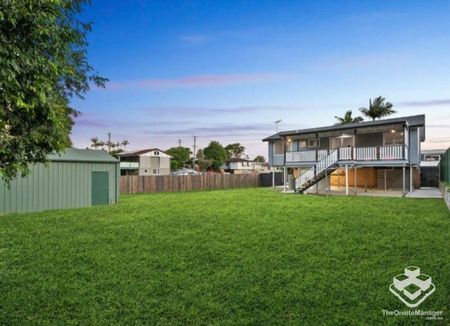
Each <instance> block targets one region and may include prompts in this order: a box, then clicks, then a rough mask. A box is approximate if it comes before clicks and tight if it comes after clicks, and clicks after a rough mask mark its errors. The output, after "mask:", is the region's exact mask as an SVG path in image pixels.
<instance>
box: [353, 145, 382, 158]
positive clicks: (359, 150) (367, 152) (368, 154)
mask: <svg viewBox="0 0 450 326" xmlns="http://www.w3.org/2000/svg"><path fill="white" fill-rule="evenodd" d="M355 149H356V157H355V159H356V160H363V161H370V160H376V159H377V147H355Z"/></svg>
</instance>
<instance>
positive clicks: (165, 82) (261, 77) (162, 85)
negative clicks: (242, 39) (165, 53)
mask: <svg viewBox="0 0 450 326" xmlns="http://www.w3.org/2000/svg"><path fill="white" fill-rule="evenodd" d="M285 78H287V75H286V74H279V73H242V74H228V75H227V74H224V75H196V76H188V77H182V78H172V79H142V80H133V81H122V82H120V81H119V82H114V81H112V82H110V83H109V84H108V86H107V88H109V89H119V90H120V89H141V90H165V89H176V88H196V87H209V86H227V85H239V84H254V83H263V82H273V81H278V80H282V79H285Z"/></svg>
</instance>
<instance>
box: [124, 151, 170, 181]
mask: <svg viewBox="0 0 450 326" xmlns="http://www.w3.org/2000/svg"><path fill="white" fill-rule="evenodd" d="M118 156H119V158H120V174H121V175H169V174H170V159H171V158H172V157H171V156H170V155H168V154H166V153H165V152H163V151H162V150H160V149H158V148H150V149H142V150H138V151H132V152H122V153H120V154H118Z"/></svg>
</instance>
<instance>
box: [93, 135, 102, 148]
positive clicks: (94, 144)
mask: <svg viewBox="0 0 450 326" xmlns="http://www.w3.org/2000/svg"><path fill="white" fill-rule="evenodd" d="M101 146H102V142H101V141H100V140H99V139H98V137H93V138H91V147H94V149H97V147H101Z"/></svg>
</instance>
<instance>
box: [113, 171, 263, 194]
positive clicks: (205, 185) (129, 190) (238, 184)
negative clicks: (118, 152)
mask: <svg viewBox="0 0 450 326" xmlns="http://www.w3.org/2000/svg"><path fill="white" fill-rule="evenodd" d="M258 186H259V175H258V174H209V175H206V174H205V175H158V176H137V175H123V176H121V177H120V193H122V194H137V193H151V192H178V191H194V190H212V189H232V188H244V187H258Z"/></svg>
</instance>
